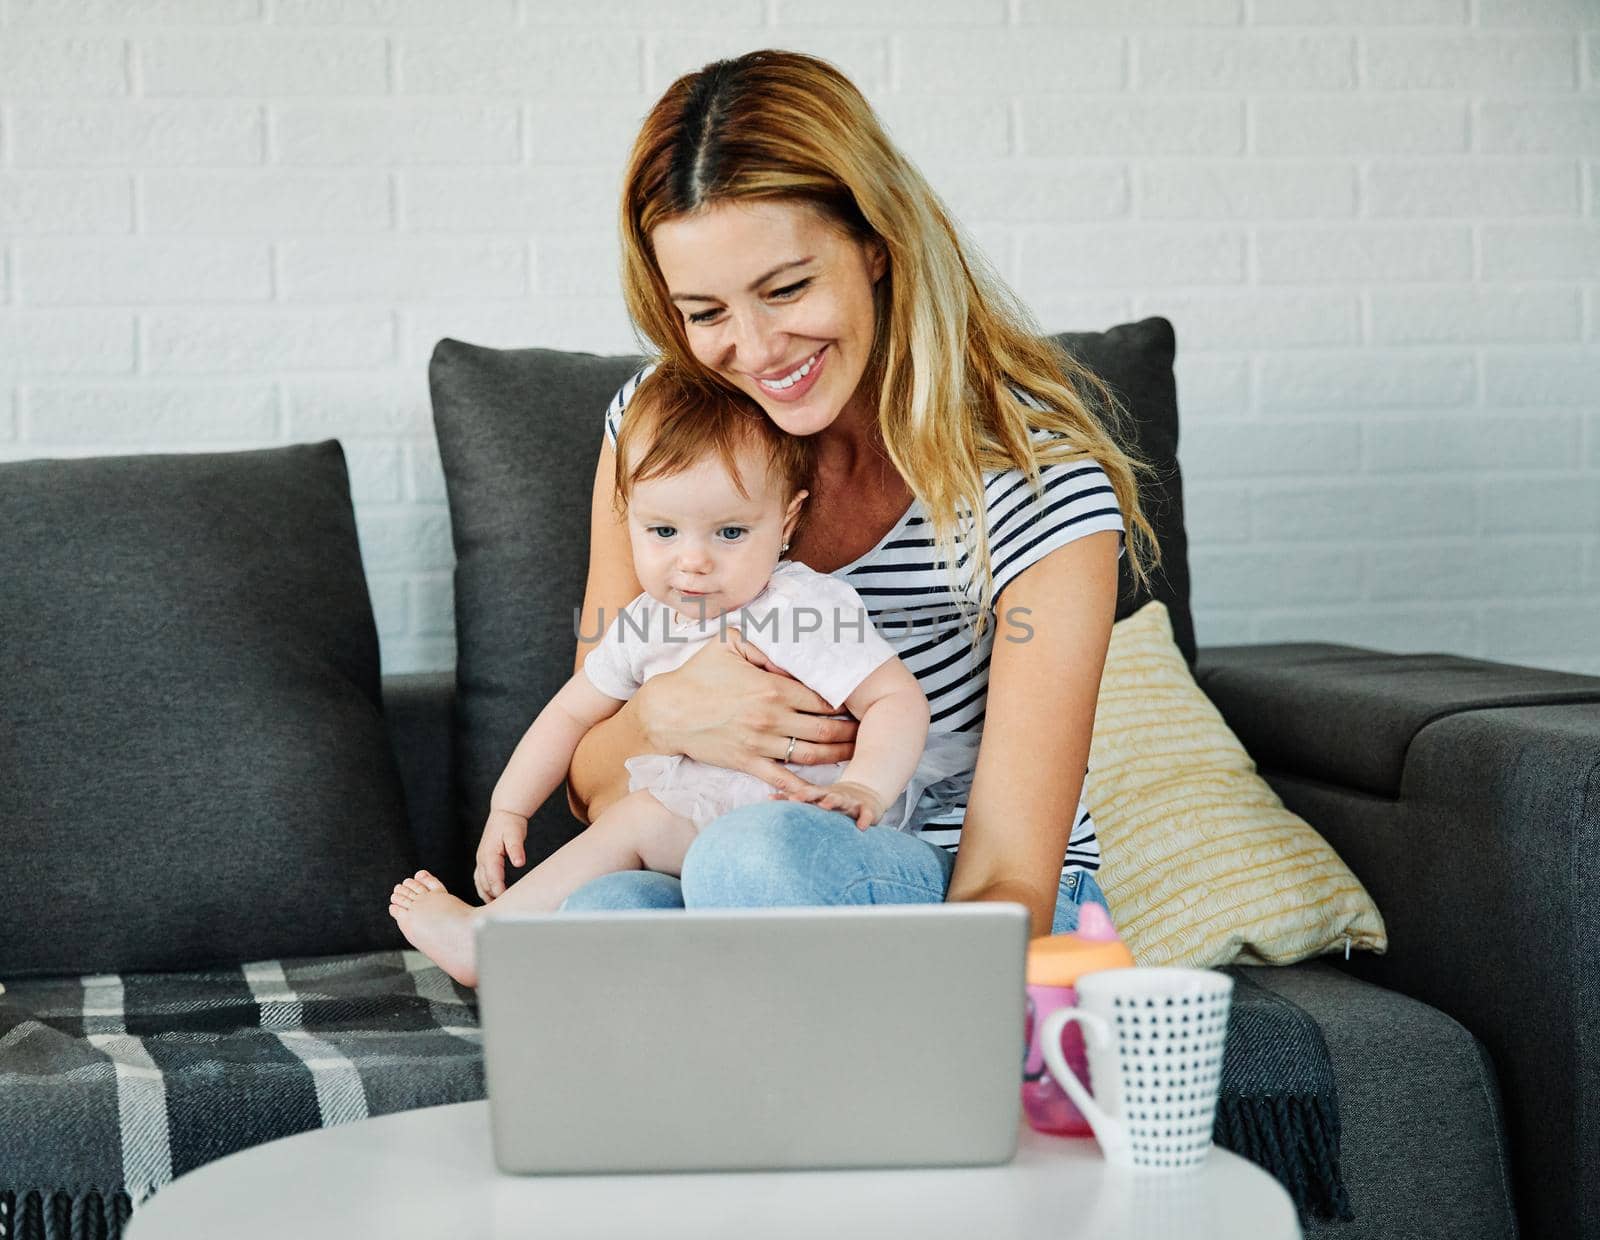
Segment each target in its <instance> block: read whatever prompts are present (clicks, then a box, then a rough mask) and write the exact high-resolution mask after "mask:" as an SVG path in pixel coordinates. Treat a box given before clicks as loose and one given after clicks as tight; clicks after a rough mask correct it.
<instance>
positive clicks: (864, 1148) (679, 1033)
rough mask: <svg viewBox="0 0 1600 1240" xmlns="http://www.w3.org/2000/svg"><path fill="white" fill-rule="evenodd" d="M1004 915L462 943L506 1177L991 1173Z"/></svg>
mask: <svg viewBox="0 0 1600 1240" xmlns="http://www.w3.org/2000/svg"><path fill="white" fill-rule="evenodd" d="M1027 936H1028V917H1027V914H1026V912H1025V911H1024V910H1023V908H1022V907H1021V906H1020V905H1015V904H999V903H968V904H953V905H952V904H942V905H893V906H877V907H867V908H788V909H719V910H698V909H696V910H688V911H684V910H668V911H644V910H640V911H628V912H609V913H575V912H574V913H558V914H530V915H524V916H506V917H501V918H491V919H489V920H487V921H486V922H485V923H484V924H483V925H481V926H480V927H479V929H478V1003H479V1015H480V1018H481V1021H482V1026H483V1043H484V1057H485V1064H486V1071H487V1077H488V1090H489V1111H490V1117H491V1123H492V1129H493V1137H494V1154H495V1161H496V1163H497V1164H498V1165H499V1167H500V1169H501V1170H502V1171H509V1172H547V1173H555V1172H563V1173H564V1172H637V1171H712V1170H715V1171H734V1170H783V1169H789V1168H821V1167H905V1166H951V1165H962V1164H981V1163H1001V1162H1006V1161H1007V1160H1009V1159H1010V1158H1011V1157H1012V1156H1013V1155H1014V1154H1015V1153H1016V1146H1017V1127H1018V1122H1019V1118H1020V1100H1019V1090H1020V1086H1021V1081H1022V1058H1023V1050H1024V1048H1023V1043H1022V1038H1023V1010H1024V997H1023V995H1024V992H1023V961H1024V956H1025V954H1026V951H1027Z"/></svg>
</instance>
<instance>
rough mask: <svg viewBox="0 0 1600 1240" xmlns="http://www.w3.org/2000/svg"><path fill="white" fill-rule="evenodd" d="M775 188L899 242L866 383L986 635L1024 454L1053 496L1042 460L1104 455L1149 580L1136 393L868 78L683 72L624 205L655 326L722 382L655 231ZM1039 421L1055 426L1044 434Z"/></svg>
mask: <svg viewBox="0 0 1600 1240" xmlns="http://www.w3.org/2000/svg"><path fill="white" fill-rule="evenodd" d="M764 198H765V199H774V198H777V199H790V200H800V201H804V202H807V203H810V204H812V205H814V206H815V207H817V208H819V209H820V210H821V211H822V212H823V213H824V214H825V215H826V216H827V217H828V218H829V219H830V220H832V221H833V222H835V223H836V224H837V225H838V226H839V227H840V228H842V229H844V230H845V231H846V232H847V233H848V234H849V235H851V236H853V237H855V238H856V239H857V240H860V241H870V240H873V239H876V240H879V241H881V242H882V243H883V245H884V246H885V249H886V253H887V255H888V260H889V261H888V271H887V274H886V275H885V276H884V277H883V279H881V280H880V281H879V282H878V284H877V287H876V290H875V301H876V309H877V337H876V339H875V340H874V342H873V348H872V357H871V359H870V361H869V363H868V367H867V371H866V373H865V374H864V375H863V377H862V383H863V384H864V385H869V386H868V388H867V390H868V391H872V390H876V394H877V404H878V427H879V430H880V432H881V433H882V436H883V442H884V446H885V449H886V450H887V452H888V455H889V459H890V460H891V461H892V462H893V464H894V466H895V468H896V469H897V470H898V471H899V472H900V474H901V476H902V477H903V478H904V479H905V480H906V483H907V485H908V486H909V487H910V488H911V490H912V491H913V493H914V494H915V495H916V496H917V498H918V499H920V500H921V501H922V504H923V507H924V508H925V509H926V510H927V513H928V515H929V517H930V519H931V520H932V522H933V526H934V530H935V534H936V537H937V540H938V544H939V547H940V549H941V552H942V554H943V558H944V562H945V564H946V565H947V566H949V568H950V572H951V576H952V586H953V587H954V588H955V589H956V590H957V597H961V596H962V594H963V593H964V590H963V583H961V582H960V581H959V579H958V573H957V568H956V566H957V565H958V564H964V565H968V566H970V567H969V572H970V574H971V576H970V580H971V582H972V583H973V584H975V585H976V587H977V590H978V614H977V627H976V629H975V630H974V636H973V640H974V641H976V640H977V634H979V633H981V632H982V629H983V626H984V624H985V623H986V621H987V618H988V612H989V610H990V608H991V606H992V604H993V599H992V597H991V596H992V590H993V582H992V572H991V566H990V556H989V539H988V528H987V521H986V505H985V502H984V490H983V472H984V471H986V470H1006V469H1020V470H1022V471H1023V472H1024V473H1025V474H1026V475H1027V477H1028V480H1029V482H1030V484H1031V486H1032V488H1033V491H1034V494H1035V496H1040V495H1041V494H1042V480H1041V478H1040V476H1039V467H1040V466H1041V465H1045V464H1053V463H1056V462H1062V461H1072V460H1082V459H1084V458H1086V457H1088V458H1092V459H1093V460H1095V461H1096V462H1098V463H1099V465H1100V466H1101V467H1102V468H1103V469H1104V470H1105V472H1106V474H1107V476H1108V477H1109V479H1110V481H1111V485H1112V488H1113V489H1114V490H1115V492H1116V498H1117V504H1118V507H1120V508H1121V510H1122V514H1123V520H1124V524H1125V525H1126V527H1127V532H1128V538H1127V544H1126V545H1127V555H1128V561H1129V568H1130V570H1131V571H1132V574H1133V576H1134V578H1135V579H1136V581H1137V582H1138V583H1139V584H1140V585H1141V586H1148V584H1149V577H1150V570H1151V568H1152V567H1153V565H1154V563H1155V562H1156V560H1157V559H1158V557H1159V552H1158V549H1157V546H1156V540H1155V533H1154V531H1153V530H1152V528H1151V526H1150V523H1149V521H1148V520H1147V519H1146V518H1145V516H1144V512H1143V510H1142V509H1141V507H1140V504H1139V496H1138V487H1137V483H1136V476H1137V475H1138V474H1139V473H1142V472H1149V471H1150V467H1149V466H1148V465H1146V464H1145V463H1143V462H1142V461H1139V460H1138V459H1137V458H1135V457H1134V456H1133V455H1132V454H1131V453H1129V452H1128V451H1127V450H1125V449H1124V448H1122V447H1120V446H1119V445H1118V443H1117V442H1116V440H1115V439H1113V438H1112V436H1111V434H1110V433H1109V432H1108V430H1107V429H1106V426H1105V425H1104V423H1110V424H1112V425H1116V424H1117V423H1120V422H1121V421H1122V419H1123V418H1124V417H1125V416H1126V413H1125V411H1124V410H1123V408H1122V406H1121V405H1120V403H1119V402H1118V401H1117V399H1116V398H1115V396H1114V395H1113V393H1112V392H1111V391H1110V389H1109V388H1107V387H1106V385H1105V383H1104V382H1102V381H1101V379H1100V378H1099V377H1098V376H1097V375H1095V374H1094V373H1093V372H1092V371H1091V370H1089V369H1088V368H1087V367H1085V366H1083V365H1081V364H1079V363H1078V362H1077V361H1075V360H1074V359H1073V358H1071V357H1070V356H1068V355H1067V354H1066V353H1064V352H1063V351H1062V350H1061V349H1059V348H1057V347H1056V345H1055V344H1054V343H1053V342H1052V341H1050V340H1048V339H1047V338H1044V337H1043V336H1041V335H1040V333H1039V331H1038V330H1037V328H1036V327H1035V326H1034V324H1033V322H1032V320H1031V318H1030V316H1029V315H1028V313H1027V311H1026V310H1025V309H1024V308H1023V307H1022V305H1021V304H1020V303H1019V302H1018V301H1017V299H1016V297H1015V296H1014V295H1013V294H1012V293H1011V291H1010V290H1009V289H1008V288H1007V287H1006V285H1005V284H1004V282H1003V281H1002V280H1001V279H1000V278H999V277H998V276H997V275H996V274H995V273H994V272H993V271H992V270H991V269H990V268H989V266H988V265H987V263H985V262H984V261H983V259H982V257H981V256H980V255H979V253H978V251H977V250H976V249H975V248H974V247H973V246H971V245H970V244H966V243H964V242H963V240H962V238H961V235H960V233H959V231H958V229H957V227H956V225H955V223H954V221H953V220H952V219H951V217H950V215H949V213H948V212H946V210H945V209H944V206H943V204H941V203H940V201H939V198H938V196H937V195H936V194H935V193H934V192H933V190H932V189H931V188H930V187H929V185H928V183H927V182H926V181H925V180H924V179H923V177H922V174H921V173H919V172H918V171H917V170H916V168H915V167H913V166H912V164H911V162H910V161H909V160H907V159H906V158H905V156H904V155H902V154H901V153H900V151H899V150H898V149H896V147H895V146H894V145H893V143H891V142H890V141H889V138H888V136H887V135H886V134H885V133H884V130H883V127H882V125H881V124H880V123H879V121H878V118H877V116H876V114H875V113H874V112H873V111H872V108H871V106H870V105H869V104H868V103H867V101H866V99H865V98H863V97H862V95H861V92H860V91H858V90H857V89H856V88H855V86H854V85H852V84H851V82H850V81H849V79H848V78H846V77H845V76H844V75H843V74H842V73H840V72H839V71H838V70H837V69H835V68H834V67H833V66H832V65H830V64H828V63H827V62H826V61H823V60H819V59H817V58H815V57H812V56H806V55H803V54H801V53H798V52H785V51H759V52H749V53H746V54H745V55H743V56H740V57H738V58H737V59H734V60H719V61H716V62H714V63H712V64H709V65H707V66H706V67H705V68H703V69H701V70H699V71H698V72H696V73H690V74H686V75H685V76H683V77H681V78H679V79H678V80H677V81H676V82H674V83H673V84H672V85H671V86H670V87H668V88H667V92H666V94H664V95H663V96H662V97H661V99H660V101H659V102H657V103H656V105H655V107H653V108H652V109H651V110H650V113H649V115H648V116H647V117H646V118H645V121H644V125H643V127H642V128H641V130H640V132H639V136H638V138H637V139H636V140H635V142H634V146H633V151H632V153H631V155H630V157H629V160H628V168H627V173H626V176H625V179H624V185H623V194H622V213H621V214H622V219H621V225H622V266H623V271H622V276H623V292H624V296H625V297H626V300H627V305H628V310H629V313H630V314H631V315H632V316H633V321H634V323H635V324H636V326H637V327H638V328H639V330H640V332H641V333H642V334H643V335H644V337H646V338H647V340H648V342H649V343H651V344H653V345H654V346H655V347H656V348H657V349H658V350H660V351H661V353H662V354H664V355H665V356H667V357H669V358H672V359H674V360H676V361H677V362H678V363H679V364H680V365H682V366H683V367H685V368H686V369H688V370H690V371H698V372H699V373H701V374H704V375H706V376H707V377H708V378H709V379H711V380H712V381H714V382H718V383H724V380H722V379H721V377H720V376H715V375H714V374H712V372H710V371H709V370H708V369H706V368H705V367H703V366H701V365H700V363H699V362H698V361H696V360H695V358H694V355H693V352H692V350H691V349H690V347H689V342H688V338H687V336H686V335H685V333H684V325H683V321H682V319H681V317H680V316H679V314H678V312H677V311H676V310H675V309H674V307H673V305H672V302H671V299H670V296H669V294H668V292H667V288H666V284H665V281H664V280H663V279H662V276H661V272H660V270H659V268H658V267H657V265H656V262H655V257H654V251H653V249H652V247H651V242H650V232H651V229H653V228H654V227H655V226H656V225H657V224H660V223H662V222H663V221H665V220H668V219H671V218H674V217H677V216H682V215H686V214H689V213H691V212H694V211H698V210H701V209H703V208H705V207H707V206H709V205H711V204H714V203H720V202H727V201H732V200H741V199H742V200H751V199H764ZM1085 394H1088V397H1092V398H1093V401H1094V404H1093V405H1091V403H1090V400H1089V399H1088V398H1087V397H1086V395H1085ZM1039 430H1042V431H1046V432H1049V436H1050V437H1049V438H1048V439H1046V440H1043V441H1039V440H1035V439H1034V437H1033V433H1034V432H1035V431H1039Z"/></svg>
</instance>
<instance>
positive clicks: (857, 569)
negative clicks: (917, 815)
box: [605, 367, 1124, 870]
mask: <svg viewBox="0 0 1600 1240" xmlns="http://www.w3.org/2000/svg"><path fill="white" fill-rule="evenodd" d="M649 370H650V368H649V367H646V368H645V369H644V370H641V371H640V372H639V373H638V374H636V375H634V376H633V377H632V378H631V379H629V380H628V381H627V382H626V383H625V384H623V385H622V388H621V389H620V390H619V391H618V392H617V394H616V396H615V397H614V398H613V399H612V401H611V405H610V407H609V408H608V409H607V410H606V418H605V424H606V437H607V439H608V440H609V441H610V443H611V446H612V447H613V449H614V448H615V447H616V442H617V428H618V427H619V426H620V424H621V420H622V415H623V411H624V410H625V409H626V407H627V403H628V400H629V398H631V397H632V395H633V393H634V390H635V389H636V388H637V387H638V385H639V381H640V380H641V379H643V378H644V376H645V375H646V374H648V373H649ZM1047 434H1048V433H1047V432H1045V431H1035V432H1034V437H1035V439H1041V438H1044V437H1046V436H1047ZM1039 476H1040V482H1041V483H1042V486H1043V497H1042V499H1035V497H1034V494H1033V490H1032V488H1031V487H1030V486H1029V485H1028V479H1027V475H1025V474H1024V473H1023V472H1022V471H1021V470H1019V469H1008V470H989V471H986V472H985V474H984V494H985V497H986V504H987V515H988V527H989V558H990V565H991V569H992V575H993V579H994V588H993V592H992V594H991V596H990V597H991V607H993V606H994V602H993V600H997V599H998V598H999V596H1000V594H1001V592H1002V591H1003V590H1004V589H1005V588H1006V586H1008V585H1009V584H1010V583H1011V582H1012V581H1013V580H1014V579H1015V578H1016V577H1017V576H1018V574H1020V573H1021V572H1022V571H1023V570H1024V569H1026V568H1028V567H1029V566H1030V565H1033V564H1035V563H1037V562H1038V561H1039V560H1041V559H1043V558H1044V557H1045V556H1046V555H1048V554H1049V553H1050V552H1052V551H1054V550H1056V548H1058V547H1063V546H1065V545H1066V544H1067V543H1070V542H1072V541H1073V540H1074V539H1078V538H1082V537H1083V536H1084V535H1086V534H1093V533H1095V532H1097V531H1100V530H1118V531H1122V530H1123V529H1124V526H1123V522H1122V513H1121V511H1120V510H1119V509H1118V507H1117V499H1116V494H1115V492H1114V491H1113V490H1112V488H1111V482H1110V480H1109V479H1108V478H1107V477H1106V475H1105V471H1104V470H1102V469H1101V468H1100V466H1099V465H1097V464H1095V463H1094V462H1093V461H1092V460H1082V461H1073V462H1069V463H1065V464H1052V465H1044V466H1041V467H1040V470H1039ZM1119 554H1120V552H1119ZM831 575H832V576H835V577H838V578H840V579H841V580H843V581H845V582H847V583H848V584H849V585H851V586H852V587H854V589H855V590H856V592H857V593H858V594H859V595H860V596H861V599H862V601H863V602H864V603H865V604H866V606H867V611H868V614H869V615H870V617H871V619H872V623H873V625H874V626H875V627H876V628H877V630H878V632H879V633H880V634H882V635H883V637H884V639H885V640H886V641H888V643H889V644H890V645H891V646H893V647H894V649H895V653H896V654H897V655H899V657H900V660H901V662H903V663H904V664H905V665H906V667H907V668H909V669H910V671H911V673H912V675H914V676H915V677H916V678H917V683H918V684H919V685H921V687H922V691H923V693H924V694H925V695H926V696H927V698H928V707H929V727H930V730H933V731H943V732H980V733H981V731H982V728H983V716H984V706H985V704H986V701H987V698H988V691H989V655H990V652H991V651H992V650H993V647H994V635H995V628H996V621H997V617H996V616H995V615H994V614H993V613H991V616H990V623H989V624H988V625H987V626H986V628H985V629H984V632H983V635H982V636H981V637H980V638H979V639H978V642H977V644H976V645H974V644H973V642H972V634H971V629H970V624H969V623H965V622H964V619H963V618H964V617H967V616H971V615H972V614H973V609H974V607H975V604H976V599H977V593H976V591H975V590H973V589H972V588H971V587H972V582H971V581H970V580H969V579H961V584H963V585H964V586H965V587H966V597H965V598H961V599H958V598H957V597H956V595H955V594H954V593H952V591H951V588H950V580H949V575H948V572H947V570H946V567H945V563H944V560H943V558H942V557H941V556H940V555H939V551H938V545H937V541H936V539H935V536H934V526H933V522H932V520H931V519H930V518H929V517H928V516H927V513H926V510H925V509H924V508H923V506H922V501H921V500H919V499H917V498H915V497H913V498H912V501H911V505H910V507H909V508H907V509H906V511H905V513H904V514H903V515H902V516H901V517H900V519H899V520H898V521H896V522H895V524H894V526H893V527H892V528H891V529H890V530H889V532H888V533H887V534H885V535H884V536H883V537H882V538H881V539H879V541H878V544H877V545H876V546H875V547H873V548H872V549H871V550H870V551H868V552H867V553H866V554H865V555H862V556H860V557H859V558H857V559H855V560H853V561H851V562H850V563H849V564H846V565H845V566H844V567H843V568H838V569H835V570H834V571H833V573H832V574H831ZM969 576H970V575H969ZM1017 619H1018V622H1017V624H1016V626H1014V627H1008V628H1007V633H1008V635H1010V636H1012V637H1014V638H1017V639H1021V638H1024V637H1026V635H1027V629H1026V628H1025V627H1022V626H1023V625H1025V624H1035V623H1036V621H1034V620H1030V619H1029V618H1028V617H1026V616H1020V617H1018V618H1017ZM971 787H972V774H971V772H968V773H967V774H966V775H964V776H956V777H955V778H953V779H950V780H947V781H945V782H944V783H942V784H936V785H934V786H933V788H932V789H930V790H929V791H930V792H931V793H934V794H935V799H936V800H937V802H938V807H937V809H936V810H935V811H933V812H926V811H925V817H924V821H923V822H922V823H921V824H919V826H918V828H917V831H916V834H917V835H918V836H919V837H920V838H922V839H925V840H927V841H928V842H929V843H932V844H938V845H939V846H941V847H943V848H945V849H946V850H948V851H949V852H952V853H954V852H956V851H957V850H958V849H959V846H960V841H961V824H962V822H963V820H964V819H965V817H966V808H967V799H968V795H969V793H970V792H971ZM923 804H924V806H926V804H927V801H926V800H924V802H923ZM1099 868H1100V844H1099V841H1098V839H1097V838H1096V836H1095V827H1094V820H1093V818H1091V817H1090V814H1089V811H1088V808H1087V807H1086V806H1084V804H1083V803H1082V801H1081V799H1080V801H1079V803H1078V807H1077V811H1076V814H1075V816H1074V818H1073V827H1072V835H1071V838H1070V840H1069V842H1068V845H1067V853H1066V856H1065V858H1064V859H1063V861H1062V869H1063V870H1072V869H1079V870H1097V869H1099Z"/></svg>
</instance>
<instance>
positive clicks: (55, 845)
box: [0, 440, 417, 982]
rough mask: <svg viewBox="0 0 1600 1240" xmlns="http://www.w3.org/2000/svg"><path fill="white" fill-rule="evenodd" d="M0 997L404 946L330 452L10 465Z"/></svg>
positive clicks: (373, 657)
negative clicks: (0, 988)
mask: <svg viewBox="0 0 1600 1240" xmlns="http://www.w3.org/2000/svg"><path fill="white" fill-rule="evenodd" d="M0 530H3V531H4V532H5V533H4V537H5V554H4V555H3V556H0V685H3V686H4V689H3V691H0V856H3V857H4V861H3V862H0V909H4V910H5V930H4V931H3V932H0V981H5V982H10V981H12V980H13V979H15V978H17V977H24V976H48V975H60V974H68V973H97V972H110V971H112V970H129V969H140V970H160V969H184V968H191V967H196V966H202V965H206V964H211V963H217V962H236V961H240V960H253V959H262V958H266V957H273V956H295V955H311V954H317V953H322V952H329V951H343V952H350V951H372V950H377V949H382V948H394V947H401V946H403V945H404V939H403V938H402V936H401V935H400V933H399V929H398V927H397V926H396V925H395V923H394V920H393V919H392V918H391V917H390V916H389V914H388V897H389V892H390V890H391V889H392V887H393V885H394V884H395V883H396V882H397V881H399V880H400V879H401V878H403V877H404V876H405V875H407V874H409V873H411V872H412V871H414V870H415V869H416V865H417V861H416V850H415V847H414V845H413V843H412V839H411V834H410V832H409V830H408V829H407V825H406V817H405V802H404V794H403V792H402V790H401V785H400V778H399V774H398V773H397V771H396V770H395V764H394V757H393V754H392V752H391V750H390V748H389V740H388V735H387V733H386V730H385V728H384V723H383V713H382V704H381V697H380V688H379V678H378V636H377V629H376V626H375V624H374V622H373V616H372V605H371V603H370V602H369V600H368V597H367V586H366V578H365V575H364V573H363V571H362V565H361V551H360V546H359V544H358V542H357V539H356V527H355V514H354V511H353V509H352V508H351V504H350V489H349V481H348V478H347V475H346V472H345V462H344V454H343V452H342V450H341V449H340V447H339V445H338V444H337V443H336V442H333V441H331V440H330V441H328V442H325V443H320V444H297V445H293V446H289V447H282V448H271V449H265V450H260V451H253V452H225V453H199V454H194V455H186V456H174V455H152V456H129V457H103V458H89V459H80V460H34V461H19V462H12V463H8V464H0Z"/></svg>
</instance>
